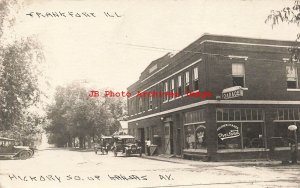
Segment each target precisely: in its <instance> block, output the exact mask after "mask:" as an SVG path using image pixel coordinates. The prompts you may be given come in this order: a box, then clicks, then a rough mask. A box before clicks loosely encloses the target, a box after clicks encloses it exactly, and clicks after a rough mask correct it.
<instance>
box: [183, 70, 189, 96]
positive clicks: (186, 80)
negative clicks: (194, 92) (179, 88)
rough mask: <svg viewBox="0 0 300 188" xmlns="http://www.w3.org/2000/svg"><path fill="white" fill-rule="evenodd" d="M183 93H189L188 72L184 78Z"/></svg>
mask: <svg viewBox="0 0 300 188" xmlns="http://www.w3.org/2000/svg"><path fill="white" fill-rule="evenodd" d="M184 92H185V93H189V92H190V72H189V71H187V72H185V77H184Z"/></svg>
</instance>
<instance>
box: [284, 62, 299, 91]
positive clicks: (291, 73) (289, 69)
mask: <svg viewBox="0 0 300 188" xmlns="http://www.w3.org/2000/svg"><path fill="white" fill-rule="evenodd" d="M286 83H287V88H288V89H297V88H299V84H298V73H297V67H296V66H292V65H290V66H286Z"/></svg>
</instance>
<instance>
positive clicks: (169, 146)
mask: <svg viewBox="0 0 300 188" xmlns="http://www.w3.org/2000/svg"><path fill="white" fill-rule="evenodd" d="M164 132H165V140H164V143H165V144H164V151H165V154H168V155H170V154H174V148H173V126H172V124H171V122H165V123H164Z"/></svg>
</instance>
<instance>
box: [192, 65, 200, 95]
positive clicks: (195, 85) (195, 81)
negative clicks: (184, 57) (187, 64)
mask: <svg viewBox="0 0 300 188" xmlns="http://www.w3.org/2000/svg"><path fill="white" fill-rule="evenodd" d="M193 90H194V91H196V90H199V84H198V67H195V68H194V69H193Z"/></svg>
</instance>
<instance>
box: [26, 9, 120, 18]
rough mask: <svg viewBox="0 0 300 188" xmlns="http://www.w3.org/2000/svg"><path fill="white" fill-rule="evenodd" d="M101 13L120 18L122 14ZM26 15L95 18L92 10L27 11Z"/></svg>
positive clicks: (35, 16)
mask: <svg viewBox="0 0 300 188" xmlns="http://www.w3.org/2000/svg"><path fill="white" fill-rule="evenodd" d="M103 15H104V16H105V17H107V18H120V17H122V15H121V14H120V13H117V12H103ZM26 16H30V17H31V18H67V17H71V18H95V17H96V14H95V13H94V12H72V11H68V12H62V11H54V12H29V13H27V14H26Z"/></svg>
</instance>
